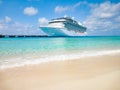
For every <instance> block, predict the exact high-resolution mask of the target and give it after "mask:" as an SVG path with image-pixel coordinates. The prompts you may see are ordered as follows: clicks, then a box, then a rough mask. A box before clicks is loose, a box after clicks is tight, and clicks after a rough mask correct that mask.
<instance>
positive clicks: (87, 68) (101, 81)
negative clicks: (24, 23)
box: [0, 53, 120, 90]
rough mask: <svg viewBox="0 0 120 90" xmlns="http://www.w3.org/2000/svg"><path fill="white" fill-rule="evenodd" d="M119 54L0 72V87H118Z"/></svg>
mask: <svg viewBox="0 0 120 90" xmlns="http://www.w3.org/2000/svg"><path fill="white" fill-rule="evenodd" d="M119 58H120V54H119V53H118V54H112V55H103V56H98V57H87V58H81V59H75V60H66V61H52V62H47V63H41V64H37V65H28V66H24V67H18V68H9V69H6V70H2V71H0V89H1V90H73V89H75V90H80V89H82V90H119V89H120V86H119V83H120V59H119Z"/></svg>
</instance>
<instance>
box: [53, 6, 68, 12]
mask: <svg viewBox="0 0 120 90" xmlns="http://www.w3.org/2000/svg"><path fill="white" fill-rule="evenodd" d="M67 10H69V7H67V6H66V7H63V6H56V7H55V12H56V13H61V12H64V11H67Z"/></svg>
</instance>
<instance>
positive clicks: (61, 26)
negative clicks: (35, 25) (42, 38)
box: [40, 17, 87, 36]
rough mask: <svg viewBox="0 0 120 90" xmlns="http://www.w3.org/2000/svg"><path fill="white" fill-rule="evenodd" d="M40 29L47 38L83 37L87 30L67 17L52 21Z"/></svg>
mask: <svg viewBox="0 0 120 90" xmlns="http://www.w3.org/2000/svg"><path fill="white" fill-rule="evenodd" d="M40 28H41V30H42V31H43V32H45V33H46V34H47V35H48V36H83V35H85V33H86V29H87V28H86V27H84V26H83V25H81V24H79V23H78V22H77V21H75V20H74V19H72V18H69V17H62V18H56V19H52V20H51V21H50V22H49V23H48V26H46V27H40Z"/></svg>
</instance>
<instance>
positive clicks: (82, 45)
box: [0, 36, 120, 69]
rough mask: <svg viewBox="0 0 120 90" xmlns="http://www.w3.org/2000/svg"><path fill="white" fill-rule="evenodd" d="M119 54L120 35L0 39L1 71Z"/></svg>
mask: <svg viewBox="0 0 120 90" xmlns="http://www.w3.org/2000/svg"><path fill="white" fill-rule="evenodd" d="M119 52H120V37H119V36H109V37H106V36H102V37H95V36H87V37H29V38H0V69H5V68H12V67H20V66H24V65H29V64H39V63H43V62H48V61H57V60H71V59H78V58H84V57H91V56H98V55H105V54H114V53H119Z"/></svg>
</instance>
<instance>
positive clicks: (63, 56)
mask: <svg viewBox="0 0 120 90" xmlns="http://www.w3.org/2000/svg"><path fill="white" fill-rule="evenodd" d="M116 53H120V50H102V51H85V52H83V53H70V54H60V55H52V56H51V55H50V56H47V57H44V58H37V59H34V58H33V59H32V60H26V59H25V60H24V59H23V60H22V62H19V63H18V62H16V63H13V64H11V63H10V64H9V63H8V64H2V65H1V66H0V69H1V70H4V69H7V68H14V67H21V66H26V65H34V64H40V63H46V62H51V61H64V60H75V59H80V58H86V57H95V56H102V55H110V54H116ZM14 61H15V60H14Z"/></svg>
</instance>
